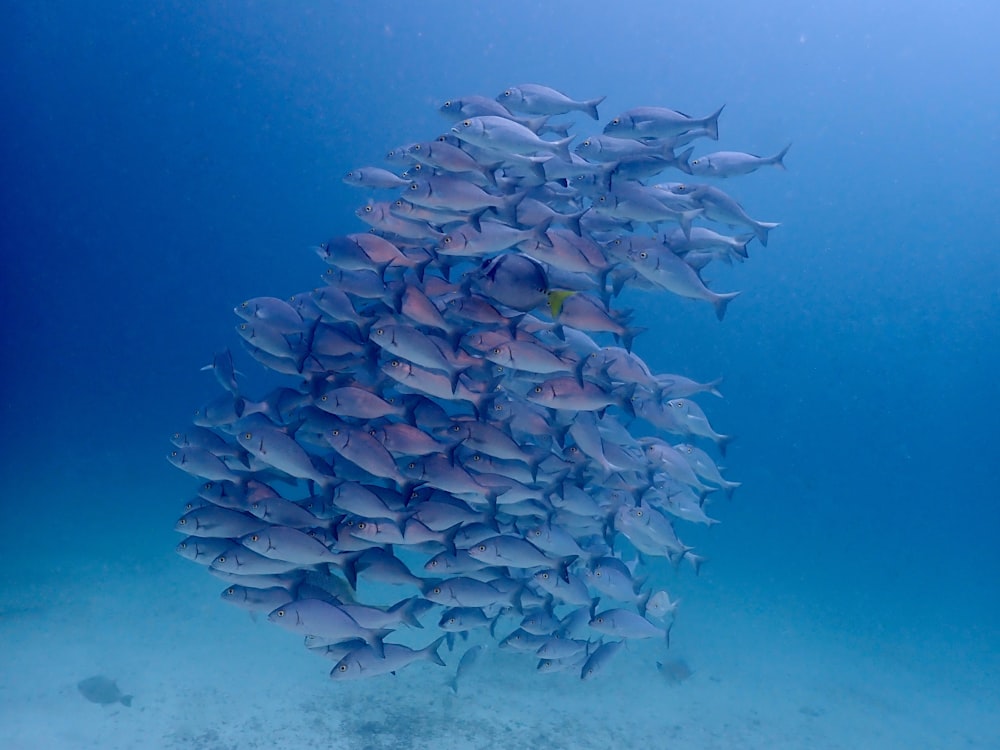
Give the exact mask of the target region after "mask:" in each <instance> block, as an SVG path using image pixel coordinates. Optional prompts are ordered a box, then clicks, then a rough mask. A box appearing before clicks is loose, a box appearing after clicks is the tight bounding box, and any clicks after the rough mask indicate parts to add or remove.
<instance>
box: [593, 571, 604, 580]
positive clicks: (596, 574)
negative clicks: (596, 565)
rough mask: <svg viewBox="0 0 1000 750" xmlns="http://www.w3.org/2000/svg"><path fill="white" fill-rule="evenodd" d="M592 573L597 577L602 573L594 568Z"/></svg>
mask: <svg viewBox="0 0 1000 750" xmlns="http://www.w3.org/2000/svg"><path fill="white" fill-rule="evenodd" d="M594 575H595V576H597V577H598V578H600V577H601V576H602V575H604V574H603V573H602V572H601V571H599V570H595V571H594Z"/></svg>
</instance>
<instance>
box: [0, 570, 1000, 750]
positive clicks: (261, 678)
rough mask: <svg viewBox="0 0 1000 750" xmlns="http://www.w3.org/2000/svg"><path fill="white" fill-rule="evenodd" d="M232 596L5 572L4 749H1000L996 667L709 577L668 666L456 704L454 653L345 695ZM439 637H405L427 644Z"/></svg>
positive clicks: (631, 663) (319, 666)
mask: <svg viewBox="0 0 1000 750" xmlns="http://www.w3.org/2000/svg"><path fill="white" fill-rule="evenodd" d="M223 588H224V584H223V583H221V582H220V581H218V580H216V579H214V578H212V577H211V576H208V575H206V574H205V573H204V571H202V570H198V569H197V568H196V567H195V566H193V565H191V564H190V563H187V562H185V561H182V560H180V559H179V558H177V559H176V560H172V559H163V560H159V561H158V562H157V565H156V566H154V567H151V566H150V565H149V564H148V563H147V564H142V563H138V562H125V561H121V560H119V561H117V562H115V563H113V564H107V565H100V564H95V563H94V562H93V560H91V561H90V562H89V563H87V562H80V563H77V564H74V563H72V562H61V563H60V564H59V565H57V566H54V567H51V568H49V569H47V570H45V572H44V573H38V574H36V575H33V576H31V575H24V574H11V573H10V571H9V570H8V575H7V576H6V580H4V585H3V588H2V593H0V643H2V649H0V748H3V749H4V750H64V749H65V750H83V749H85V748H94V749H95V750H96V749H100V750H116V749H119V748H120V749H122V750H126V749H128V750H134V749H138V748H158V749H162V750H173V749H175V748H176V749H177V750H180V749H181V748H183V749H184V750H256V749H258V748H259V749H263V748H274V749H286V748H287V749H288V750H293V749H298V748H329V749H330V750H337V749H339V748H351V749H353V748H357V749H359V750H397V749H399V750H401V749H403V748H414V749H416V748H433V749H434V750H459V749H462V750H465V749H467V748H477V749H482V748H501V747H502V748H504V749H505V750H510V749H511V748H522V747H532V748H538V747H545V748H552V749H553V750H558V749H562V748H565V749H566V750H570V749H573V750H589V749H590V748H593V749H594V750H598V749H601V750H606V749H607V748H646V749H649V750H653V749H655V748H671V749H674V748H676V750H694V749H695V748H697V749H698V750H711V749H713V748H720V749H722V748H725V749H729V748H732V749H733V750H736V749H739V750H753V749H755V748H760V749H761V750H765V749H766V750H780V749H782V748H789V749H791V748H810V749H813V750H825V749H827V748H830V749H833V748H843V749H844V750H847V749H850V750H866V749H868V748H906V749H907V750H918V749H921V748H927V750H931V749H933V750H943V749H945V748H955V749H956V750H958V749H959V748H961V749H964V750H987V749H988V748H989V749H991V750H993V749H995V748H998V747H1000V712H998V711H997V710H996V707H997V705H1000V704H998V703H997V699H998V690H997V685H998V681H1000V677H998V675H1000V671H998V667H1000V664H998V662H1000V657H998V656H997V653H996V652H995V651H989V650H988V649H986V648H985V647H983V646H982V644H979V646H978V648H977V647H976V645H975V644H971V645H970V644H963V643H955V642H948V641H943V642H941V643H938V644H936V645H935V646H934V647H933V648H930V647H925V646H921V645H915V646H912V647H911V646H908V645H906V644H901V643H899V642H889V641H888V640H887V641H885V642H879V641H877V640H872V639H868V638H864V639H863V638H860V637H858V636H857V635H852V636H848V635H846V634H845V633H843V632H842V631H839V630H837V629H831V628H829V627H827V626H826V625H825V624H824V623H823V622H821V621H816V620H814V619H809V618H807V617H804V616H802V615H801V614H797V615H795V616H794V617H793V616H790V614H789V613H790V612H794V611H795V610H794V609H792V608H788V607H784V605H783V604H782V602H780V601H777V600H776V601H775V602H774V603H773V607H771V608H768V606H769V604H771V603H769V602H765V603H762V602H760V601H755V602H753V603H751V602H750V601H748V600H747V599H746V598H741V597H737V596H734V595H732V594H731V593H727V591H726V588H725V587H724V586H722V585H713V584H711V583H710V582H709V583H706V582H705V581H704V579H699V580H698V583H697V585H694V586H692V591H697V592H698V594H697V595H696V596H695V597H694V598H693V599H690V600H688V601H685V603H684V604H683V605H682V606H683V609H682V614H681V616H680V619H679V621H678V624H677V627H676V628H675V633H674V638H673V645H672V647H671V649H670V651H669V652H668V651H666V650H665V649H664V647H663V644H660V643H656V644H654V643H652V642H643V643H638V644H630V646H629V648H628V649H627V650H623V651H622V652H620V653H619V655H618V657H617V658H616V660H615V661H614V662H613V663H612V664H611V665H610V666H609V668H608V669H607V671H606V672H604V673H603V674H602V675H601V676H600V677H599V678H598V679H596V680H594V681H588V682H582V681H581V680H580V679H579V678H578V676H576V675H575V674H570V673H563V674H550V675H541V674H537V673H536V672H535V668H534V664H535V663H534V660H533V659H531V658H528V657H526V656H523V655H518V654H510V653H507V652H505V651H500V650H498V649H496V648H495V647H491V648H489V649H488V650H487V651H486V652H485V653H484V654H483V655H482V656H481V657H480V659H479V660H478V661H477V662H476V664H475V665H474V667H473V669H472V670H470V671H469V673H468V674H467V675H465V676H463V681H462V683H461V685H460V692H459V694H458V695H454V694H452V692H451V690H450V689H449V688H448V681H449V680H450V678H451V676H452V675H453V674H454V669H455V666H456V665H457V663H458V660H459V658H460V656H461V653H462V651H463V650H464V645H461V644H460V645H459V646H458V647H457V648H456V650H455V651H454V652H450V653H449V652H448V651H447V650H446V649H442V655H443V656H444V658H445V660H446V661H447V662H448V667H446V668H442V667H438V666H435V665H432V664H429V663H419V664H417V665H414V666H413V667H411V668H409V669H406V670H404V671H402V672H400V673H399V674H398V675H397V676H391V675H386V676H383V677H378V678H374V679H370V680H366V681H360V682H350V683H337V684H335V683H333V682H331V681H330V680H329V678H328V677H327V674H328V672H329V670H330V668H331V666H332V663H330V662H327V661H324V660H323V659H322V658H319V657H316V656H314V655H312V654H310V653H308V652H307V651H306V650H305V649H304V648H302V647H301V646H300V645H299V644H298V642H297V641H298V640H299V639H298V638H296V637H295V636H293V635H291V634H289V633H287V632H284V631H282V630H280V629H278V628H276V627H274V626H272V625H270V624H269V623H267V622H266V621H265V620H263V619H258V620H257V621H256V622H254V621H252V620H251V619H250V618H249V616H248V615H247V613H245V612H243V611H241V610H239V609H236V608H235V607H232V606H230V605H227V604H226V603H224V602H222V601H221V600H220V599H219V592H220V591H221V590H222V589H223ZM409 593H410V592H406V593H403V594H402V595H401V596H406V595H409ZM515 622H516V621H515V620H513V619H510V620H509V622H507V623H506V626H505V627H504V626H502V627H501V629H500V630H501V631H502V632H504V633H506V632H508V631H509V630H513V628H514V627H515ZM434 634H435V631H434V630H433V629H431V628H428V629H427V630H426V631H420V630H414V631H412V632H411V633H408V637H411V638H412V642H413V643H414V644H418V643H421V642H430V641H431V640H432V639H433V637H434ZM665 658H682V659H684V660H685V661H686V662H687V663H688V664H689V665H690V667H691V669H692V672H693V673H692V674H691V675H690V677H688V678H687V679H684V680H683V681H681V682H676V681H670V680H668V679H666V678H665V677H664V676H663V674H661V673H660V672H659V671H657V669H656V668H655V666H654V665H655V662H656V661H657V660H663V659H665ZM95 674H104V675H107V676H109V677H112V678H114V679H116V680H117V681H118V684H119V686H120V687H121V689H122V690H123V691H124V692H126V693H131V694H134V696H135V699H134V703H133V705H132V707H131V708H126V707H124V706H121V705H113V706H101V705H97V704H94V703H90V702H88V701H87V700H85V699H84V698H83V697H82V696H81V695H80V693H79V692H78V690H77V688H76V684H77V682H78V681H79V680H81V679H83V678H85V677H89V676H91V675H95Z"/></svg>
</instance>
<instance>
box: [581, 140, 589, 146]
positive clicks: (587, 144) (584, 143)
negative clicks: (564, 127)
mask: <svg viewBox="0 0 1000 750" xmlns="http://www.w3.org/2000/svg"><path fill="white" fill-rule="evenodd" d="M580 145H581V146H590V139H589V138H588V139H587V140H585V141H584V142H583V143H581V144H580Z"/></svg>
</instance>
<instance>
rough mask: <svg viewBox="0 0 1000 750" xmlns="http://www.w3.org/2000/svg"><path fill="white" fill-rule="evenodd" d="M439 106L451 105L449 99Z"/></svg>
mask: <svg viewBox="0 0 1000 750" xmlns="http://www.w3.org/2000/svg"><path fill="white" fill-rule="evenodd" d="M441 106H442V107H450V106H451V99H449V100H448V101H446V102H445V103H444V104H442V105H441Z"/></svg>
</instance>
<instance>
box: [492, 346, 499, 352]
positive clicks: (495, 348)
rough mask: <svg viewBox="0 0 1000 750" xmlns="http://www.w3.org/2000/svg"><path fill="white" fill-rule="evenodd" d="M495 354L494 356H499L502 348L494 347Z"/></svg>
mask: <svg viewBox="0 0 1000 750" xmlns="http://www.w3.org/2000/svg"><path fill="white" fill-rule="evenodd" d="M493 353H494V354H499V353H500V347H499V346H494V347H493Z"/></svg>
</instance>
